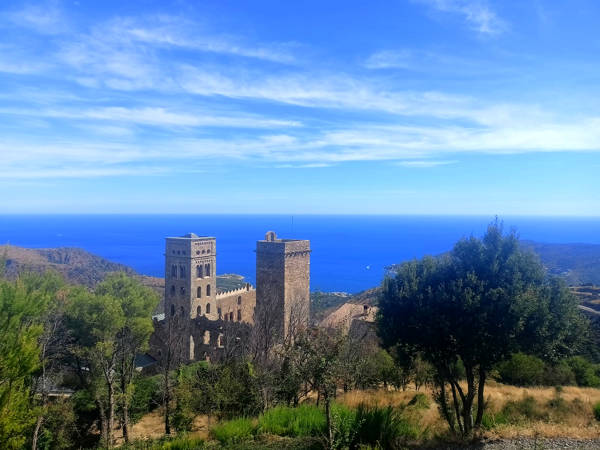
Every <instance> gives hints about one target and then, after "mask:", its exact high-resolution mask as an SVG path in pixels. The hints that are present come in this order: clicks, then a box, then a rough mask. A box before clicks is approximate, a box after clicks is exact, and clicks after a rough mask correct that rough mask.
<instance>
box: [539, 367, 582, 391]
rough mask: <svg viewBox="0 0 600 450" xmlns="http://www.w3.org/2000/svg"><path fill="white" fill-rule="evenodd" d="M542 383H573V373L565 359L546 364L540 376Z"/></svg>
mask: <svg viewBox="0 0 600 450" xmlns="http://www.w3.org/2000/svg"><path fill="white" fill-rule="evenodd" d="M542 383H543V384H545V385H546V386H557V387H560V386H568V385H573V384H575V375H574V374H573V371H572V370H571V368H570V367H569V365H568V364H567V362H566V361H560V362H559V363H558V364H555V365H548V366H546V370H545V372H544V375H543V377H542Z"/></svg>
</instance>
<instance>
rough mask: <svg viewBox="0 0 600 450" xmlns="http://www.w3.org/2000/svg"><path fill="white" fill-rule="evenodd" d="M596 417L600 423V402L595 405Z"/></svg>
mask: <svg viewBox="0 0 600 450" xmlns="http://www.w3.org/2000/svg"><path fill="white" fill-rule="evenodd" d="M594 417H595V418H596V420H598V421H600V402H598V403H596V404H595V405H594Z"/></svg>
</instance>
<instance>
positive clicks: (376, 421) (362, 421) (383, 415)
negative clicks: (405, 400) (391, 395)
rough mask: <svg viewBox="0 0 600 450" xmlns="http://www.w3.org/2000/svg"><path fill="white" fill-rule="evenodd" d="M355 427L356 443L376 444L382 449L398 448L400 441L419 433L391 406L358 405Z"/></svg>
mask: <svg viewBox="0 0 600 450" xmlns="http://www.w3.org/2000/svg"><path fill="white" fill-rule="evenodd" d="M355 428H356V437H355V442H356V443H357V444H366V445H378V446H379V447H381V448H382V449H393V448H398V447H399V443H400V442H401V441H405V440H407V439H414V438H416V437H418V435H419V431H418V429H417V428H416V427H415V426H414V425H413V424H411V423H410V422H409V421H408V420H406V419H405V418H404V417H402V415H401V414H400V413H399V412H398V411H397V410H395V409H394V408H393V407H391V406H388V407H385V408H381V407H378V406H367V405H364V404H361V405H359V406H358V408H357V409H356V419H355Z"/></svg>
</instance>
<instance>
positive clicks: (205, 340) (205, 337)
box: [204, 330, 210, 345]
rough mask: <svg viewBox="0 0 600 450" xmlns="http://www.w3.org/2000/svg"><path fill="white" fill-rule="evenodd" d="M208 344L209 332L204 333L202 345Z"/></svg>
mask: <svg viewBox="0 0 600 450" xmlns="http://www.w3.org/2000/svg"><path fill="white" fill-rule="evenodd" d="M208 344H210V331H208V330H205V331H204V345H208Z"/></svg>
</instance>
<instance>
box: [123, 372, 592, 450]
mask: <svg viewBox="0 0 600 450" xmlns="http://www.w3.org/2000/svg"><path fill="white" fill-rule="evenodd" d="M420 392H422V393H424V394H426V395H427V396H428V397H429V398H430V400H431V398H432V397H431V394H432V392H431V390H430V389H428V388H422V389H421V391H420ZM415 394H416V391H415V390H414V389H408V390H406V391H404V392H403V391H392V390H387V391H386V390H384V389H379V390H367V391H350V392H347V393H342V394H339V395H338V397H337V402H339V403H342V404H345V405H347V406H349V407H352V408H354V407H356V406H358V405H359V404H361V403H365V404H368V405H378V406H388V405H391V406H399V405H406V404H407V403H408V402H409V401H410V400H411V399H412V398H413V397H414V396H415ZM485 396H486V401H487V402H488V408H487V411H488V412H489V413H492V414H494V413H499V412H500V411H501V410H502V409H503V407H504V406H505V405H506V404H507V403H508V402H518V401H520V400H523V399H524V398H526V397H532V398H533V399H534V400H535V407H536V410H537V412H538V413H539V414H540V416H543V418H541V419H532V420H525V421H523V422H522V423H518V424H500V425H497V426H495V427H494V428H492V429H491V430H488V431H485V432H484V433H483V434H484V436H486V437H489V438H506V439H509V438H514V437H518V436H521V437H536V436H537V437H546V438H555V437H570V438H579V439H587V438H598V436H600V422H598V421H596V420H595V418H594V414H593V410H592V408H593V405H594V404H596V403H598V402H600V389H594V388H579V387H574V386H566V387H564V388H562V389H561V391H560V392H558V391H557V390H556V389H555V388H549V387H540V388H519V387H515V386H507V385H503V384H500V383H496V382H493V381H491V382H489V383H488V385H486V393H485ZM557 398H560V399H561V400H560V402H558V403H559V405H560V407H556V406H552V405H556V404H557V402H556V399H557ZM418 414H419V415H420V417H419V426H420V428H421V429H422V430H427V433H426V434H425V435H427V436H435V435H443V434H445V433H446V432H447V430H448V426H447V424H446V422H445V421H444V420H443V419H442V418H441V417H440V415H439V412H438V409H437V405H436V404H435V403H434V402H433V400H431V402H430V405H429V407H428V408H426V409H423V410H420V411H418ZM214 423H215V419H212V421H209V418H208V417H207V416H198V417H196V419H195V420H194V422H193V427H192V431H191V433H190V436H193V437H199V438H203V439H207V438H208V437H209V429H210V427H211V426H212V425H214ZM163 432H164V422H163V416H162V411H160V410H157V411H154V412H152V413H150V414H147V415H146V416H144V417H143V418H142V420H140V421H139V422H138V423H136V424H135V425H133V429H132V432H131V436H132V439H149V438H160V437H161V436H163ZM115 434H116V435H117V436H119V435H120V434H121V431H120V430H118V431H117V432H116V433H115ZM119 440H120V441H121V442H122V439H119Z"/></svg>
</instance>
